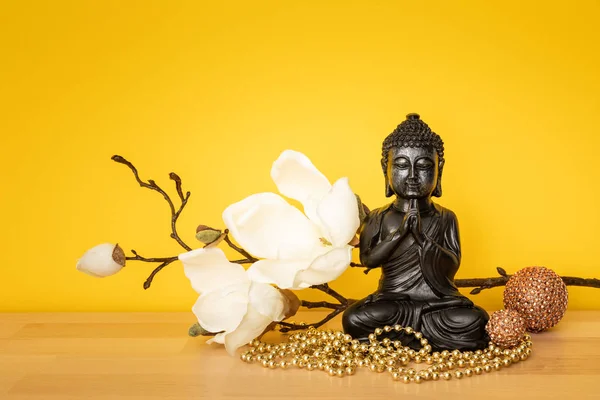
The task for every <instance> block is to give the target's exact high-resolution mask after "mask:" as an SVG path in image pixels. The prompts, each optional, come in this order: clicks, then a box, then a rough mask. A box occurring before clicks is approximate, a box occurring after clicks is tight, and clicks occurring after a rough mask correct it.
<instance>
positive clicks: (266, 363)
mask: <svg viewBox="0 0 600 400" xmlns="http://www.w3.org/2000/svg"><path fill="white" fill-rule="evenodd" d="M260 363H261V365H262V366H263V367H265V368H268V367H269V361H267V360H262V361H261V362H260Z"/></svg>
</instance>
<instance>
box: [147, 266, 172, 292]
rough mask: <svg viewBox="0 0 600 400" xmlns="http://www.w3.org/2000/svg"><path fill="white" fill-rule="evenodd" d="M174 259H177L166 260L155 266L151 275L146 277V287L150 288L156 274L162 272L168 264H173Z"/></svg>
mask: <svg viewBox="0 0 600 400" xmlns="http://www.w3.org/2000/svg"><path fill="white" fill-rule="evenodd" d="M173 261H175V260H169V261H165V262H163V263H162V264H160V265H159V266H158V267H156V268H154V271H152V272H151V273H150V276H148V278H147V279H146V282H144V289H148V288H149V287H150V285H152V280H153V279H154V277H155V276H156V274H158V273H159V272H160V270H162V269H163V268H164V267H166V266H167V265H169V264H171V263H172V262H173Z"/></svg>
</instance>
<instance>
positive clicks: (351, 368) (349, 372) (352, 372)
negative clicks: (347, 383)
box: [346, 367, 356, 375]
mask: <svg viewBox="0 0 600 400" xmlns="http://www.w3.org/2000/svg"><path fill="white" fill-rule="evenodd" d="M355 372H356V369H355V368H354V367H346V374H348V375H354V373H355Z"/></svg>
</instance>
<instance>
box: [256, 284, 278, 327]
mask: <svg viewBox="0 0 600 400" xmlns="http://www.w3.org/2000/svg"><path fill="white" fill-rule="evenodd" d="M249 298H250V305H251V306H252V307H254V309H255V310H256V311H258V312H259V313H261V314H262V315H264V316H266V317H269V318H270V319H271V321H281V320H282V319H283V318H284V317H285V312H284V311H285V298H284V297H283V295H282V294H281V292H280V291H279V289H276V288H274V287H273V286H271V285H268V284H266V283H257V282H252V285H251V286H250V292H249Z"/></svg>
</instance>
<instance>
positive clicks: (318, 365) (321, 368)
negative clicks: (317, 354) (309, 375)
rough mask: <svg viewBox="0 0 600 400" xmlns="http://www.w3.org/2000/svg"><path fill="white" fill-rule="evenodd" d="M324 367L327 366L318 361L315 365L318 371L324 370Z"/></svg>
mask: <svg viewBox="0 0 600 400" xmlns="http://www.w3.org/2000/svg"><path fill="white" fill-rule="evenodd" d="M326 366H327V364H325V363H324V362H323V361H319V362H318V363H317V368H319V369H320V370H324V369H325V367H326Z"/></svg>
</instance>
